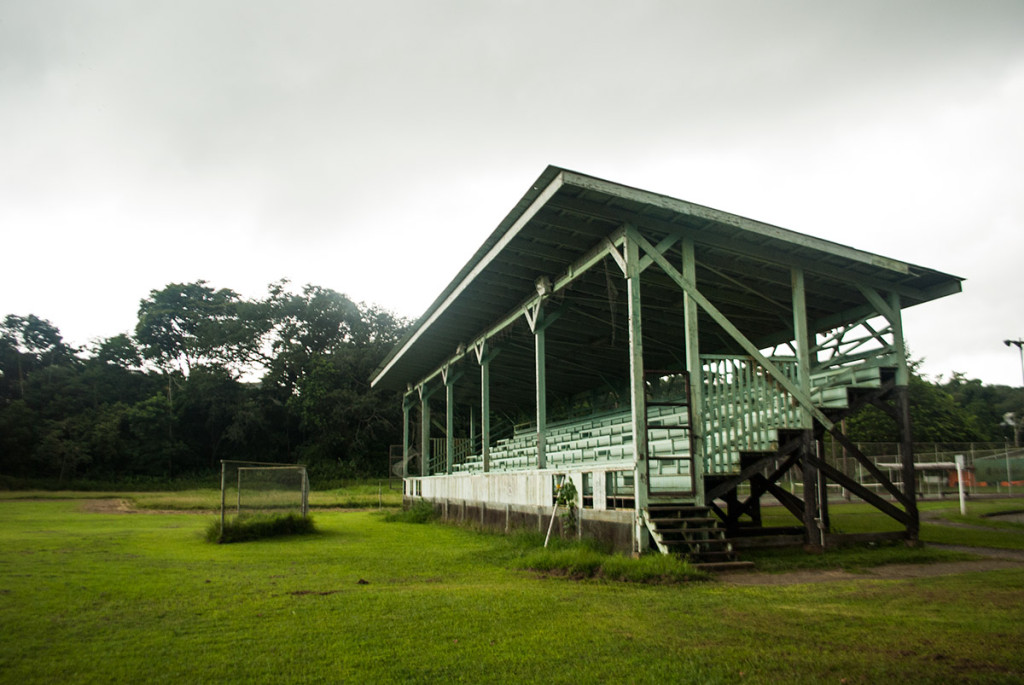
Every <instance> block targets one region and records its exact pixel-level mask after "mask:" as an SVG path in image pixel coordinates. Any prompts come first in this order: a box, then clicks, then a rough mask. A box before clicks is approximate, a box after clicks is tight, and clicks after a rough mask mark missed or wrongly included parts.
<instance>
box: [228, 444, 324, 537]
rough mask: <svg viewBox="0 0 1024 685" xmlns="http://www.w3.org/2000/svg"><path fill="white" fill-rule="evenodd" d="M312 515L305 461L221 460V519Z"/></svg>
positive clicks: (304, 516)
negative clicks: (277, 462)
mask: <svg viewBox="0 0 1024 685" xmlns="http://www.w3.org/2000/svg"><path fill="white" fill-rule="evenodd" d="M232 510H233V513H234V515H235V516H236V517H239V516H248V515H255V514H267V515H287V514H299V515H301V516H302V517H303V518H306V517H307V516H308V515H309V477H308V476H307V475H306V467H305V466H303V465H301V464H274V463H267V462H254V461H228V460H222V461H221V463H220V523H221V529H222V530H223V528H224V521H225V519H226V518H227V516H228V515H229V514H230V513H232Z"/></svg>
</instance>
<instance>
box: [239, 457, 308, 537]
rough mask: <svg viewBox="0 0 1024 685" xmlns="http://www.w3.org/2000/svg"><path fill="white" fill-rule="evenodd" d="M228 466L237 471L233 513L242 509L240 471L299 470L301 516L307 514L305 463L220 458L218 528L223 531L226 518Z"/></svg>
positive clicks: (306, 474)
mask: <svg viewBox="0 0 1024 685" xmlns="http://www.w3.org/2000/svg"><path fill="white" fill-rule="evenodd" d="M228 466H234V467H235V470H236V472H237V483H236V486H235V490H236V502H235V514H236V515H237V514H238V513H240V512H241V510H242V488H241V484H242V472H243V471H247V470H248V471H273V470H281V471H301V473H302V486H301V499H302V501H301V510H302V518H307V517H308V516H309V473H308V472H307V470H306V465H305V464H284V463H280V462H263V461H238V460H234V459H221V461H220V530H221V534H222V535H223V533H224V523H225V520H226V518H227V470H228Z"/></svg>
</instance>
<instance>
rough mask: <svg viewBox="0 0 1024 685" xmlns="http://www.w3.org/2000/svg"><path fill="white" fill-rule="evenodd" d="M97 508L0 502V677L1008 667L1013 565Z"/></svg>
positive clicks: (636, 674) (464, 678) (948, 672)
mask: <svg viewBox="0 0 1024 685" xmlns="http://www.w3.org/2000/svg"><path fill="white" fill-rule="evenodd" d="M21 494H22V495H24V493H21ZM154 494H155V493H154ZM375 494H376V493H375V492H374V495H375ZM185 499H186V500H187V499H188V497H186V498H185ZM162 501H163V505H161V506H157V507H154V509H158V510H166V509H172V508H174V507H172V506H169V505H168V502H172V501H174V500H173V497H171V496H169V495H168V499H166V500H162ZM108 511H112V510H111V508H110V507H109V506H100V507H97V506H93V505H92V503H91V502H90V501H89V500H75V499H50V500H18V499H14V497H13V495H12V494H10V493H8V494H7V495H6V496H5V498H4V499H2V500H0V549H3V553H2V555H0V634H2V635H3V636H4V639H3V640H0V681H2V682H8V683H43V682H46V683H50V682H61V681H63V682H174V683H182V682H186V683H193V682H247V683H248V682H441V681H456V682H473V683H476V682H517V683H518V682H545V683H551V682H554V683H569V682H572V683H580V682H582V683H586V682H616V681H618V682H658V683H664V682H708V683H734V682H752V683H758V682H781V681H788V682H801V683H803V682H823V683H840V682H846V683H859V682H863V683H876V682H889V681H894V680H899V681H902V682H906V683H917V682H949V681H958V682H1006V683H1010V682H1020V681H1021V679H1022V678H1024V654H1022V653H1021V650H1020V648H1019V645H1020V644H1021V642H1022V639H1024V621H1022V620H1021V619H1022V615H1024V612H1022V610H1021V607H1022V604H1024V569H1010V570H1002V571H988V572H974V573H965V574H960V575H955V576H944V577H935V578H918V579H909V580H898V581H880V580H858V581H843V582H829V583H811V584H801V585H789V586H781V587H777V586H763V587H761V586H759V587H737V586H730V585H726V584H723V583H720V582H714V581H711V582H688V583H682V584H673V585H643V584H637V583H623V582H609V581H602V580H586V581H573V580H567V579H560V578H551V577H544V576H540V575H538V574H536V573H534V572H531V571H526V570H521V569H519V568H517V566H518V560H519V559H521V558H522V557H523V555H524V554H526V553H528V550H526V549H525V546H526V545H524V540H526V541H527V542H529V539H528V538H522V537H513V538H511V539H510V538H505V537H502V536H493V535H487V534H481V533H476V532H473V531H470V530H464V529H459V528H455V527H450V526H445V525H441V524H432V523H427V524H413V523H400V522H399V523H389V522H386V521H385V520H384V517H383V516H382V515H381V514H379V513H377V512H373V511H338V510H329V511H328V510H321V511H316V512H314V516H315V518H316V522H317V527H318V529H320V531H321V533H319V534H317V535H310V536H303V537H298V538H291V539H275V540H266V541H261V542H253V543H242V544H235V545H215V544H210V543H207V542H205V541H203V539H202V537H203V532H204V529H205V527H206V525H207V524H208V522H209V520H210V516H209V515H204V514H197V513H163V512H161V513H135V514H125V513H104V512H108ZM143 511H144V510H143ZM151 511H152V510H151ZM840 514H841V512H838V511H836V512H835V513H834V515H836V516H837V517H839V516H840ZM866 515H867V514H863V513H856V512H854V513H850V514H849V515H848V516H847V517H848V518H850V517H855V516H866ZM853 520H858V519H853ZM847 525H854V524H853V523H849V524H847ZM992 533H993V534H994V535H1001V536H1003V537H1004V538H1013V537H1015V536H1016V535H1017V534H1018V531H1016V530H1011V531H1002V530H999V529H992ZM360 581H363V582H360Z"/></svg>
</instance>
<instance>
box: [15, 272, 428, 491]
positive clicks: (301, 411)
mask: <svg viewBox="0 0 1024 685" xmlns="http://www.w3.org/2000/svg"><path fill="white" fill-rule="evenodd" d="M407 326H408V322H407V321H405V320H403V319H402V318H400V317H398V316H396V315H395V314H393V313H391V312H389V311H387V310H386V309H383V308H381V307H378V306H376V305H368V304H364V303H355V302H353V301H352V300H350V299H349V298H348V297H347V296H345V295H343V294H341V293H338V292H335V291H333V290H330V289H327V288H322V287H319V286H315V285H307V286H305V287H304V288H302V289H301V291H299V292H295V291H293V290H292V289H290V287H289V284H288V283H287V281H280V282H277V283H274V284H271V285H270V286H269V287H268V289H267V293H266V295H265V296H263V297H260V298H255V299H247V298H244V297H242V296H240V295H239V294H238V293H236V292H234V291H233V290H230V289H214V288H213V287H211V286H210V285H209V284H208V283H207V282H205V281H197V282H195V283H185V284H180V283H172V284H170V285H168V286H166V287H165V288H162V289H159V290H153V291H151V292H150V293H149V296H148V297H146V298H145V299H143V300H142V301H141V303H140V305H139V312H138V322H137V324H136V326H135V330H134V332H133V333H131V334H129V333H122V334H119V335H115V336H113V337H111V338H106V339H103V340H99V341H96V342H94V343H92V344H90V345H88V346H86V347H85V348H80V349H76V348H72V347H70V346H69V345H68V344H66V343H65V342H64V340H63V338H62V336H61V334H60V330H59V329H58V328H57V326H55V325H54V324H52V323H51V322H50V321H47V320H45V319H42V318H39V317H37V316H35V315H28V316H18V315H8V316H6V317H5V318H4V320H3V323H2V325H0V475H4V476H8V477H15V478H32V479H49V480H57V481H59V482H60V483H62V484H63V483H67V482H69V481H71V480H72V479H93V480H117V481H124V480H128V479H131V478H134V477H150V478H172V477H184V476H192V475H200V474H206V473H210V472H212V471H215V470H217V469H219V462H220V460H221V459H239V460H257V461H273V462H289V463H291V462H301V463H305V464H307V465H308V466H309V468H310V471H311V474H316V475H317V476H318V477H320V478H321V479H325V478H326V479H330V478H343V477H355V476H371V475H383V474H385V473H386V470H387V449H388V445H390V444H392V443H395V442H400V440H401V403H400V399H399V398H398V397H397V396H395V395H394V394H393V393H391V394H389V393H382V392H380V391H377V390H374V389H371V388H370V387H369V378H370V375H371V373H372V371H373V369H374V368H376V366H377V364H378V363H379V362H380V361H381V360H382V359H383V358H384V356H385V355H386V354H387V353H388V351H389V350H390V349H391V348H392V346H393V345H394V344H395V343H396V342H397V341H398V340H399V338H400V337H401V335H402V334H403V332H404V330H405V328H406V327H407Z"/></svg>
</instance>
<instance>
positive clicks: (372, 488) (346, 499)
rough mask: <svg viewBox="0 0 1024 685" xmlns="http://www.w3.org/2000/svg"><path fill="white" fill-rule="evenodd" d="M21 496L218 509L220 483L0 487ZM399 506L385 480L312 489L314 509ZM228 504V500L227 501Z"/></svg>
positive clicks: (4, 495)
mask: <svg viewBox="0 0 1024 685" xmlns="http://www.w3.org/2000/svg"><path fill="white" fill-rule="evenodd" d="M24 499H125V500H128V501H129V502H131V504H132V505H133V506H134V507H136V508H138V509H151V510H161V511H168V510H178V511H213V510H218V511H219V510H220V486H219V484H218V485H217V486H213V485H211V486H210V487H206V488H194V487H193V488H182V489H180V490H174V491H166V492H152V491H134V490H125V491H118V490H77V491H68V490H0V501H3V500H24ZM401 505H402V491H401V490H391V489H389V488H388V483H387V481H386V480H384V481H353V482H351V483H348V484H346V485H345V486H344V487H339V488H334V489H331V490H311V491H310V493H309V506H310V507H311V508H313V509H376V508H386V507H399V506H401ZM229 506H230V502H229Z"/></svg>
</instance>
